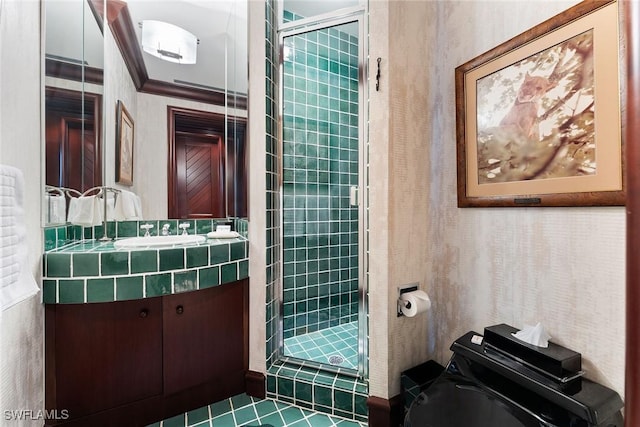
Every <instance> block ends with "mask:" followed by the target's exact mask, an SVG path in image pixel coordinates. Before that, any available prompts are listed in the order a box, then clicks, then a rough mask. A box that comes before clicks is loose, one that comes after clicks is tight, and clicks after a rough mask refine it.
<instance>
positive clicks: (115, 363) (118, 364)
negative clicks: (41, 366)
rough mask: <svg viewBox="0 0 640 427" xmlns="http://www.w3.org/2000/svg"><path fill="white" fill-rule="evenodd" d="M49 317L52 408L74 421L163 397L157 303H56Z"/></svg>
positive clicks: (152, 301) (156, 299)
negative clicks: (52, 381)
mask: <svg viewBox="0 0 640 427" xmlns="http://www.w3.org/2000/svg"><path fill="white" fill-rule="evenodd" d="M52 313H53V315H52V316H50V317H48V318H47V320H48V321H49V320H50V319H51V318H53V323H54V326H53V328H51V325H47V329H48V330H51V329H53V330H54V334H55V335H54V339H53V340H47V344H48V345H52V346H53V349H47V354H51V353H50V352H51V351H53V352H54V357H55V359H54V360H55V362H54V363H53V364H52V365H53V366H54V367H53V370H54V371H55V377H54V378H55V386H54V387H53V389H54V390H55V406H56V408H58V409H67V410H68V411H69V416H70V417H71V418H73V419H75V418H78V417H81V416H83V415H86V414H91V413H95V412H98V411H100V410H104V409H108V408H113V407H116V406H119V405H122V404H124V403H130V402H134V401H136V400H140V399H144V398H147V397H151V396H157V395H161V394H162V301H161V298H149V299H146V300H138V301H122V302H109V303H91V304H70V305H65V304H60V305H57V306H55V309H54V311H53V312H52ZM48 366H49V365H48ZM47 377H50V375H49V373H48V374H47ZM50 409H53V408H50Z"/></svg>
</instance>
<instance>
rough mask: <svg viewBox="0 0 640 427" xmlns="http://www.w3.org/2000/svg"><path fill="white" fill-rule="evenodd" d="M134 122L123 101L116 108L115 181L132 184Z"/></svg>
mask: <svg viewBox="0 0 640 427" xmlns="http://www.w3.org/2000/svg"><path fill="white" fill-rule="evenodd" d="M133 130H134V124H133V119H132V118H131V115H130V114H129V111H127V108H126V107H125V106H124V104H123V102H122V101H120V100H118V105H117V109H116V182H117V183H118V184H123V185H133V142H134V140H133V136H134V133H133Z"/></svg>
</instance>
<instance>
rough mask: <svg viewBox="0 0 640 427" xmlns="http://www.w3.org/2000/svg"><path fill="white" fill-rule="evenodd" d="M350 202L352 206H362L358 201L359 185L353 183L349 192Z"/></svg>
mask: <svg viewBox="0 0 640 427" xmlns="http://www.w3.org/2000/svg"><path fill="white" fill-rule="evenodd" d="M349 203H350V204H351V206H360V203H358V186H357V185H352V186H351V188H350V192H349Z"/></svg>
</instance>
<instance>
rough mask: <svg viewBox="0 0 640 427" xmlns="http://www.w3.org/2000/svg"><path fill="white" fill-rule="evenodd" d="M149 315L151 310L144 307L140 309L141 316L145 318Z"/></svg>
mask: <svg viewBox="0 0 640 427" xmlns="http://www.w3.org/2000/svg"><path fill="white" fill-rule="evenodd" d="M148 315H149V310H147V309H146V308H143V309H142V310H140V317H142V318H143V319H144V318H145V317H147V316H148Z"/></svg>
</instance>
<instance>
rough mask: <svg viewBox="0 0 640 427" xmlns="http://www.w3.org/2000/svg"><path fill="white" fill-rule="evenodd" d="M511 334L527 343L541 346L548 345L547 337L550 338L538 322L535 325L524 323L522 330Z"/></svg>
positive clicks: (545, 346)
mask: <svg viewBox="0 0 640 427" xmlns="http://www.w3.org/2000/svg"><path fill="white" fill-rule="evenodd" d="M511 335H513V336H514V337H516V338H518V339H519V340H521V341H524V342H526V343H528V344H533V345H535V346H537V347H543V348H547V347H549V339H550V338H551V336H550V335H549V334H548V333H547V331H546V330H545V329H544V326H542V324H541V323H540V322H538V324H536V325H535V326H531V325H524V328H522V330H520V331H518V332H516V333H515V334H511Z"/></svg>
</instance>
